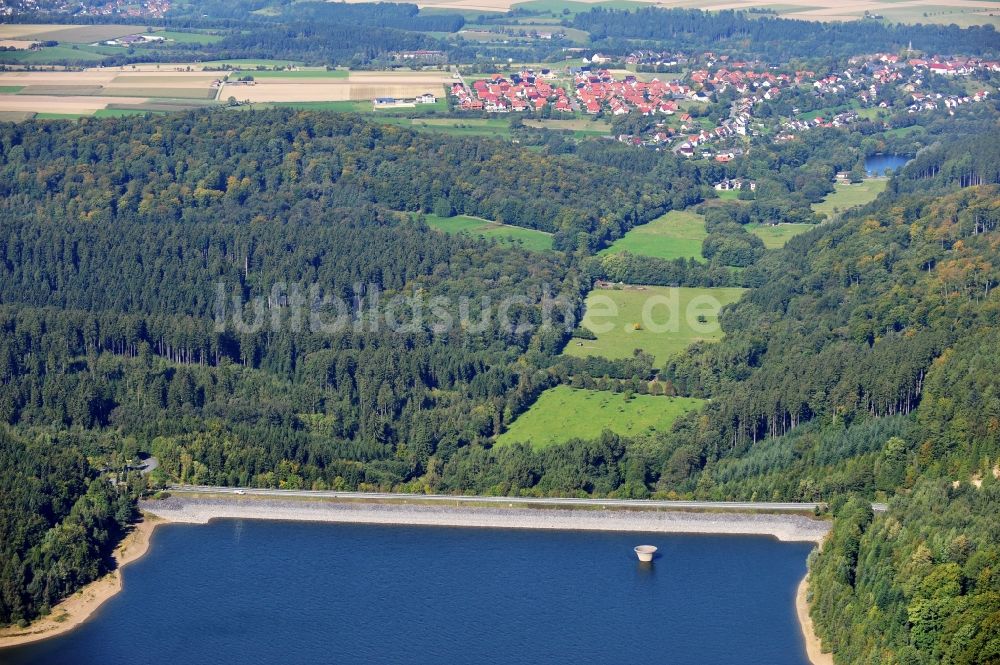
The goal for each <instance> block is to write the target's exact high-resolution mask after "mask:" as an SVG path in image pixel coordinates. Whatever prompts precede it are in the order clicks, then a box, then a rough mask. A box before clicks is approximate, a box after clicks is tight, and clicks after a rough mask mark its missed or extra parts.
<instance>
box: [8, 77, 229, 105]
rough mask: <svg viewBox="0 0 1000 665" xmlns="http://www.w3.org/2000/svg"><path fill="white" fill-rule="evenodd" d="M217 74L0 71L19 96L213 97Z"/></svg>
mask: <svg viewBox="0 0 1000 665" xmlns="http://www.w3.org/2000/svg"><path fill="white" fill-rule="evenodd" d="M216 78H218V76H217V75H213V74H205V73H202V72H190V73H177V72H169V73H164V74H162V75H156V74H149V73H133V72H120V71H116V70H90V71H85V72H0V86H11V87H15V86H16V87H21V90H20V92H19V94H20V95H34V96H39V95H41V96H51V97H82V96H106V97H142V98H146V97H169V98H177V99H214V98H215V89H214V88H212V87H211V83H212V81H213V80H215V79H216Z"/></svg>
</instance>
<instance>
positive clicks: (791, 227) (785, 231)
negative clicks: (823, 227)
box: [746, 224, 816, 249]
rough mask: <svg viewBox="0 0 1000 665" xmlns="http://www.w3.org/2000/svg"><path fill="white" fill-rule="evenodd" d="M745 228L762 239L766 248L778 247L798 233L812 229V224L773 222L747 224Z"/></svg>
mask: <svg viewBox="0 0 1000 665" xmlns="http://www.w3.org/2000/svg"><path fill="white" fill-rule="evenodd" d="M746 228H747V230H748V231H749V232H750V233H752V234H754V235H755V236H757V237H758V238H760V239H761V240H763V241H764V246H765V247H767V248H768V249H778V248H781V247H784V246H785V244H786V243H787V242H788V241H789V240H790V239H792V238H794V237H795V236H797V235H799V234H800V233H805V232H806V231H808V230H809V229H814V228H816V226H815V225H814V224H775V225H770V224H767V225H763V226H762V225H758V224H748V225H747V227H746Z"/></svg>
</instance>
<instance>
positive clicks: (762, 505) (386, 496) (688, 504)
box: [167, 485, 886, 512]
mask: <svg viewBox="0 0 1000 665" xmlns="http://www.w3.org/2000/svg"><path fill="white" fill-rule="evenodd" d="M167 490H168V491H169V492H173V493H175V494H227V495H234V494H235V495H246V496H265V497H305V498H316V499H345V500H352V501H354V500H359V499H360V500H371V501H394V502H395V501H398V502H407V501H419V502H443V503H480V504H482V503H486V504H496V505H506V506H508V507H509V506H511V505H518V506H563V507H573V506H597V507H604V508H660V509H674V510H729V511H765V512H811V511H813V510H814V509H816V508H817V507H819V508H822V507H824V506H825V504H822V503H792V502H787V503H781V502H763V501H657V500H649V499H577V498H571V497H566V498H556V497H552V498H550V497H510V496H468V495H460V496H453V495H450V494H393V493H390V492H337V491H332V490H330V491H318V490H277V489H251V488H235V487H209V486H205V485H170V486H169V487H168V488H167ZM872 509H874V510H875V512H884V511H885V509H886V506H885V504H883V503H873V504H872Z"/></svg>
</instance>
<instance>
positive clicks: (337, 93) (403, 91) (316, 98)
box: [219, 72, 451, 102]
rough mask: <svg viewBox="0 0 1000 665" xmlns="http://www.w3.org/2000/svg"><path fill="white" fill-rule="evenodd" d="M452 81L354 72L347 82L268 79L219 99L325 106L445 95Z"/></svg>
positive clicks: (438, 75)
mask: <svg viewBox="0 0 1000 665" xmlns="http://www.w3.org/2000/svg"><path fill="white" fill-rule="evenodd" d="M450 81H451V76H450V75H449V74H448V73H446V72H407V73H398V72H351V73H350V75H349V76H348V77H347V78H346V79H343V78H339V79H338V78H334V79H331V78H329V77H317V78H315V79H312V80H310V79H307V78H302V77H288V78H281V77H267V78H266V79H264V80H262V81H258V82H257V83H256V85H233V84H226V85H225V86H223V89H222V92H221V93H220V94H219V98H220V99H226V98H228V97H230V96H232V97H236V98H237V99H239V100H249V101H251V102H325V101H331V102H336V101H348V100H352V99H374V98H375V97H415V96H416V95H419V94H421V93H424V92H432V93H434V94H435V95H438V96H440V95H442V94H443V91H442V89H441V87H442V86H443V85H444V84H445V83H448V82H450Z"/></svg>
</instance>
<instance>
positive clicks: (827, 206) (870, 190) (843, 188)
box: [812, 178, 889, 218]
mask: <svg viewBox="0 0 1000 665" xmlns="http://www.w3.org/2000/svg"><path fill="white" fill-rule="evenodd" d="M888 182H889V181H888V180H886V179H885V178H870V179H868V180H865V181H863V182H860V183H858V184H856V185H841V184H839V183H838V184H836V185H834V187H835V188H836V189H834V191H833V193H832V194H827V196H826V198H825V199H823V200H822V201H821V202H820V203H815V204H813V207H812V209H813V210H814V211H816V212H818V213H820V214H822V215H826V216H827V217H828V218H830V217H833V215H834V208H837V209H838V210H839V211H840V212H843V211H844V210H847V209H848V208H853V207H854V206H859V205H864V204H866V203H871V202H872V201H874V200H875V197H877V196H878V195H879V194H881V193H882V190H884V189H885V186H886V185H887V184H888Z"/></svg>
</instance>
